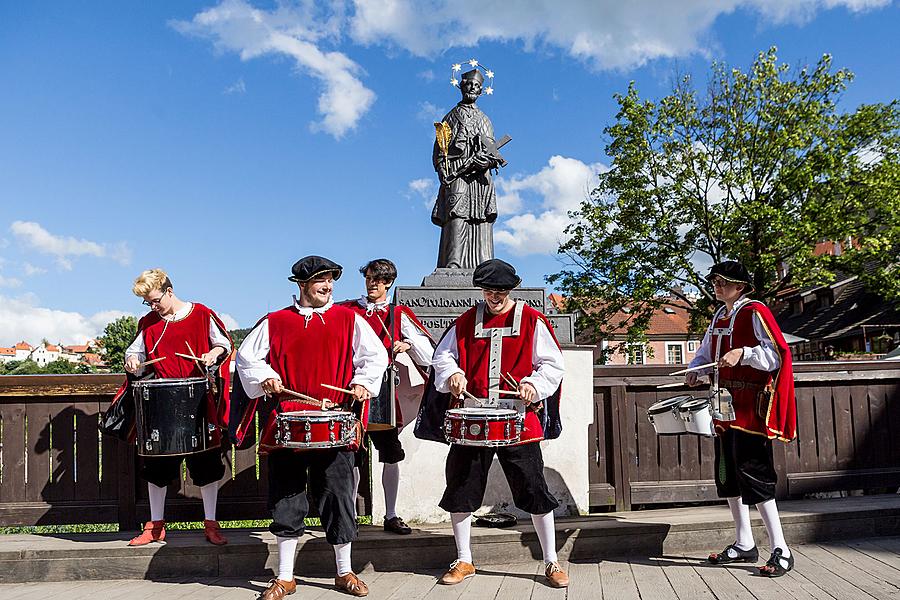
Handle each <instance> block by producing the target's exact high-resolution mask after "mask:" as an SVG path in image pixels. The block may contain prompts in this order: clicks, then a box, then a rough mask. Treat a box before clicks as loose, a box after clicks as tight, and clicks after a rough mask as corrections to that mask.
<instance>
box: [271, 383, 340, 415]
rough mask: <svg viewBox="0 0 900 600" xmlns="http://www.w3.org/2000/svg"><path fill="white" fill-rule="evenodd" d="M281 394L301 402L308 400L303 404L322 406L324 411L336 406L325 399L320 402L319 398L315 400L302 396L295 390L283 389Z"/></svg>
mask: <svg viewBox="0 0 900 600" xmlns="http://www.w3.org/2000/svg"><path fill="white" fill-rule="evenodd" d="M281 393H283V394H287V395H288V396H293V397H294V398H300V399H301V400H306V402H302V403H301V404H312V405H313V406H321V407H322V410H325V408H331V407H333V406H335V404H334V402H332V401H331V400H326V399H325V398H322V399H321V400H319V399H318V398H313V397H312V396H307V395H306V394H301V393H300V392H295V391H294V390H289V389H287V388H281Z"/></svg>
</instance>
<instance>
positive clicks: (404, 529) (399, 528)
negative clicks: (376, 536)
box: [384, 517, 412, 535]
mask: <svg viewBox="0 0 900 600" xmlns="http://www.w3.org/2000/svg"><path fill="white" fill-rule="evenodd" d="M384 530H385V531H389V532H391V533H398V534H400V535H409V534H410V533H412V529H410V527H409V525H407V524H406V523H404V522H403V519H401V518H400V517H392V518H390V519H385V520H384Z"/></svg>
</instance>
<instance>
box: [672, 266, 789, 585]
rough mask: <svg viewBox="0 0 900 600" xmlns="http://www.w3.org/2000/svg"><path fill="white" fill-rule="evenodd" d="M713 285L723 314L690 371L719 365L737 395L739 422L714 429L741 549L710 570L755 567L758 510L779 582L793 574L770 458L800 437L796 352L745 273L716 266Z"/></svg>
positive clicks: (723, 493)
mask: <svg viewBox="0 0 900 600" xmlns="http://www.w3.org/2000/svg"><path fill="white" fill-rule="evenodd" d="M707 280H708V281H709V282H710V283H711V284H712V286H713V290H714V291H715V295H716V299H717V300H719V301H721V302H723V306H721V307H720V308H719V310H717V311H716V314H715V316H714V317H713V322H712V324H711V325H710V327H709V329H708V330H707V332H706V335H705V336H704V338H703V342H702V343H701V345H700V348H699V349H698V350H697V355H696V356H695V357H694V359H693V360H692V361H691V365H690V366H699V365H704V364H709V363H711V362H717V363H718V377H719V382H718V383H719V387H720V388H725V389H727V390H728V391H729V392H730V393H731V395H732V397H733V403H734V413H735V420H733V421H718V420H717V421H715V425H716V434H717V435H716V440H715V441H716V444H715V452H716V468H715V472H716V490H717V492H718V495H719V497H720V498H725V499H726V500H727V501H728V506H729V508H730V509H731V514H732V517H733V518H734V526H735V541H734V543H733V544H729V545H728V546H726V547H725V549H724V550H722V552H718V553H715V554H711V555H710V556H709V562H711V563H713V564H719V565H721V564H727V563H732V562H755V561H756V560H757V558H758V557H759V551H758V550H757V548H756V543H755V542H754V541H753V531H752V529H751V527H750V509H749V506H750V505H755V506H756V508H757V510H758V511H759V514H760V516H761V517H762V519H763V523H764V524H765V526H766V530H767V532H768V534H769V547H770V548H771V549H772V555H771V557H770V558H769V560H768V561H767V563H766V564H765V565H763V566H761V567H759V572H760V575H763V576H767V577H779V576H781V575H784V574H785V573H786V572H788V571H790V570H791V569H792V568H793V567H794V557H793V555H792V554H791V551H790V549H789V548H788V545H787V542H786V541H785V539H784V532H783V531H782V528H781V519H780V518H779V515H778V508H777V507H776V504H775V485H776V483H777V479H778V476H777V474H776V472H775V463H774V457H773V450H772V440H773V439H778V440H781V441H784V442H788V441H790V440H792V439H794V437H795V436H796V433H797V416H796V415H797V412H796V402H795V399H794V377H793V369H792V365H791V351H790V349H789V348H788V345H787V343H786V342H785V340H784V336H783V335H782V333H781V330H780V329H779V328H778V323H777V322H776V321H775V317H774V316H772V313H771V311H769V309H768V308H767V307H766V305H765V304H763V303H762V302H759V301H756V300H751V299H750V298H749V297H748V296H747V294H748V293H750V292H751V291H752V290H753V284H752V282H751V279H750V274H749V272H748V271H747V269H746V268H745V267H744V265H742V264H741V263H739V262H736V261H725V262H721V263H718V264H716V265H714V266H713V267H712V269H710V272H709V276H708V277H707ZM710 371H711V369H706V370H702V371H692V372H689V373H688V374H687V375H686V376H685V382H686V383H687V384H688V385H691V386H693V385H697V383H698V382H697V380H698V377H699V376H700V375H702V374H705V373H707V372H710Z"/></svg>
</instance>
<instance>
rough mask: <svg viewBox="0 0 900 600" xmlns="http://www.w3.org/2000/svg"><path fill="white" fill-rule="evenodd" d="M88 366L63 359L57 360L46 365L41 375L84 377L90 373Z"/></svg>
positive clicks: (91, 370)
mask: <svg viewBox="0 0 900 600" xmlns="http://www.w3.org/2000/svg"><path fill="white" fill-rule="evenodd" d="M92 372H93V369H91V367H90V365H85V364H79V363H72V362H69V361H67V360H66V359H64V358H57V359H56V360H54V361H53V362H49V363H47V365H46V366H45V367H44V369H43V373H45V374H47V375H50V374H54V375H84V374H87V373H92Z"/></svg>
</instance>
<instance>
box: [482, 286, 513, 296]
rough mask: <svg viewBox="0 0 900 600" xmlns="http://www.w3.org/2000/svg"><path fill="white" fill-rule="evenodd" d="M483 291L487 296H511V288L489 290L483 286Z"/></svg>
mask: <svg viewBox="0 0 900 600" xmlns="http://www.w3.org/2000/svg"><path fill="white" fill-rule="evenodd" d="M482 291H483V292H484V295H485V296H497V297H499V298H505V297H506V296H509V290H489V289H484V288H483V289H482Z"/></svg>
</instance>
